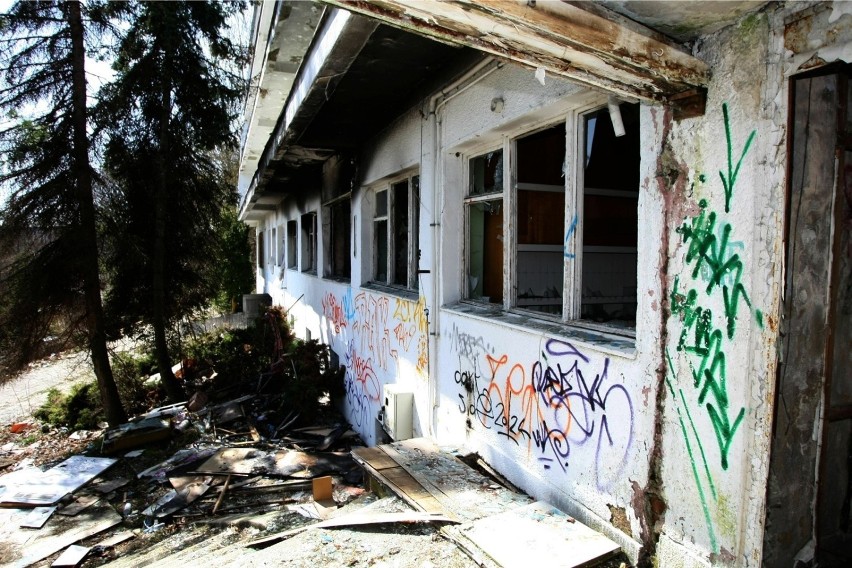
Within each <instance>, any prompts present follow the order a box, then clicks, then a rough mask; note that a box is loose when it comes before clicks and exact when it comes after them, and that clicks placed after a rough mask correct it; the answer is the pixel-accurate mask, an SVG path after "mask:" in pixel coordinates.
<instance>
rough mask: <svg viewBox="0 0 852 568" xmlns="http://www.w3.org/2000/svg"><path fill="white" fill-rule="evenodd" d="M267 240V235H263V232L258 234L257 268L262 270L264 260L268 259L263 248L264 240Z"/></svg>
mask: <svg viewBox="0 0 852 568" xmlns="http://www.w3.org/2000/svg"><path fill="white" fill-rule="evenodd" d="M265 238H266V235H264V234H263V231H258V232H257V267H258V268H260V269H262V268H263V262H264V259H265V258H266V257H265V256H264V252H263V251H264V250H265V249H264V246H263V244H264V243H263V239H265Z"/></svg>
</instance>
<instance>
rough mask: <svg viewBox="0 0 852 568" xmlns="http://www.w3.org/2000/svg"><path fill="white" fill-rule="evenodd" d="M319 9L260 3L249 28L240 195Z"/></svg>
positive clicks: (301, 4)
mask: <svg viewBox="0 0 852 568" xmlns="http://www.w3.org/2000/svg"><path fill="white" fill-rule="evenodd" d="M323 11H324V8H323V7H322V6H319V5H317V4H314V3H311V2H297V1H294V0H285V1H281V2H260V3H258V4H257V5H256V7H255V13H254V22H253V26H252V32H253V36H254V37H253V45H254V50H253V52H252V62H251V75H250V77H251V86H252V89H251V93H250V96H249V97H247V98H246V105H245V110H244V117H245V126H244V128H243V139H242V153H241V155H240V170H239V175H240V181H239V186H240V187H239V189H240V193H245V189H246V188H247V187H248V185H249V183H250V182H251V178H252V176H253V175H254V172H255V170H256V169H257V164H258V161H259V160H260V156H261V154H262V153H263V149H264V148H265V147H266V143H267V141H268V140H269V136H270V135H271V134H272V132H273V131H274V129H275V125H276V124H277V122H278V115H279V114H280V113H281V107H282V106H283V104H284V101H286V100H287V97H288V96H289V94H290V90H291V89H292V87H293V83H294V82H295V79H296V76H297V74H298V71H299V68H300V67H301V64H302V59H303V57H304V55H305V52H307V50H308V48H309V47H310V45H311V41H312V40H313V36H314V32H315V31H316V28H317V26H318V25H319V23H320V20H321V17H322V13H323Z"/></svg>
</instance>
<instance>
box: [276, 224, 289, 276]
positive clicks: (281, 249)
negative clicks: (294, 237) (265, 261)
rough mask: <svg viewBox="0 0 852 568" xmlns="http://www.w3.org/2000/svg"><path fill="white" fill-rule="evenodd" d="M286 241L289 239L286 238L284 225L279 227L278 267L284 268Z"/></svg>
mask: <svg viewBox="0 0 852 568" xmlns="http://www.w3.org/2000/svg"><path fill="white" fill-rule="evenodd" d="M286 241H287V239H286V238H285V237H284V225H278V243H277V245H278V255H277V257H276V258H277V259H278V262H276V263H275V264H276V266H284V262H285V258H284V253H285V252H286V250H287V249H286V248H285V247H286V245H287V243H286Z"/></svg>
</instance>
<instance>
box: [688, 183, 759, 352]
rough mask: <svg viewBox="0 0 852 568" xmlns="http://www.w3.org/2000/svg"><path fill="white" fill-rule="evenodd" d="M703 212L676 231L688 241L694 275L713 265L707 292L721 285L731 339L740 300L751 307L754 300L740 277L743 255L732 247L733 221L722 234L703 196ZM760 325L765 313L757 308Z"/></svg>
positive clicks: (701, 205)
mask: <svg viewBox="0 0 852 568" xmlns="http://www.w3.org/2000/svg"><path fill="white" fill-rule="evenodd" d="M698 205H699V207H700V208H701V212H700V213H699V214H698V215H696V216H695V217H693V218H692V219H691V222H690V223H684V224H683V225H682V226H681V227H680V228H679V229H677V232H678V233H679V234H681V235H682V236H683V242H684V243H688V244H689V248H688V249H687V251H686V264H687V265H690V264H692V265H693V267H692V278H693V279H697V278H698V276H699V274H700V273H701V269H702V267H704V266H706V267H708V268H709V269H710V277H709V278H707V288H706V292H707V294H708V295H710V294H712V293H713V289H714V288H716V287H717V286H721V288H722V299H723V301H724V303H725V319H726V320H727V332H728V339H732V338H733V337H734V331H735V330H736V321H737V311H738V309H739V306H740V300H742V301H743V302H744V303H745V305H746V306H747V307H748V308H749V309H751V300H749V297H748V294H746V290H745V286H743V284H742V282H741V280H742V276H743V262H742V260H741V259H740V255H739V254H737V253H734V252H732V251H731V250H730V248H729V244H730V236H731V231H732V228H731V224H730V223H725V224H724V226H723V227H722V229H721V231H720V234H719V235H717V234H716V213H714V212H712V211H711V212H709V213H708V212H707V202H706V201H705V200H703V199H702V200H701V202H700V203H699V204H698ZM755 319H756V320H757V323H758V325H760V326H761V327H763V314H762V313H761V312H760V310H756V311H755Z"/></svg>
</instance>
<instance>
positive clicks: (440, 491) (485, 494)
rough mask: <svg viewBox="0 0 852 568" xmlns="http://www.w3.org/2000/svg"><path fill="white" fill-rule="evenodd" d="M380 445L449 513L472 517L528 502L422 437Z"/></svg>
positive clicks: (508, 508)
mask: <svg viewBox="0 0 852 568" xmlns="http://www.w3.org/2000/svg"><path fill="white" fill-rule="evenodd" d="M379 447H380V448H381V449H382V451H384V452H385V453H387V454H388V456H389V457H391V458H393V459H394V460H395V461H396V462H397V463H399V464H400V466H401V467H402V468H403V469H405V470H406V471H407V472H408V473H409V474H410V475H411V476H412V478H414V479H415V480H416V481H417V482H418V483H420V485H422V486H423V488H424V489H426V491H428V492H429V493H430V494H431V496H432V497H433V498H434V499H435V500H437V501H438V502H439V503H440V504H441V505H442V506H443V509H444V511H445V512H446V514H447V515H449V516H455V517H457V518H458V519H460V520H463V521H473V520H476V519H479V518H482V517H485V516H488V515H494V514H498V513H502V512H504V511H507V510H510V509H513V508H515V507H517V506H519V505H526V504H529V503H530V499H529V498H528V497H527V496H525V495H521V494H519V493H515V492H514V491H510V490H509V489H506V488H505V487H502V486H500V485H497V484H494V483H492V482H491V480H490V479H488V478H487V477H485V476H484V475H482V474H480V473H479V472H477V471H475V470H474V469H473V468H471V467H469V466H468V465H467V464H464V463H462V462H461V461H460V460H458V459H456V458H455V457H453V456H451V455H449V454H446V453H444V452H441V451H440V449H439V448H437V447H436V446H435V445H434V444H433V443H432V442H431V441H429V440H427V439H425V438H413V439H411V440H405V441H403V442H395V443H393V444H387V445H384V446H379Z"/></svg>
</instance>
